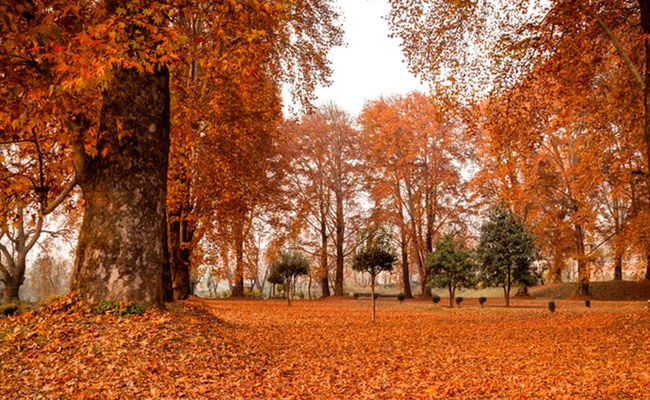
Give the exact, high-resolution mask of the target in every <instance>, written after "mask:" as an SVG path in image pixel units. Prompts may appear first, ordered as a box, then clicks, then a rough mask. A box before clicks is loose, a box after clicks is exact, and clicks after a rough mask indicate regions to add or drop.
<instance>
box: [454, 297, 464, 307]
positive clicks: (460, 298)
mask: <svg viewBox="0 0 650 400" xmlns="http://www.w3.org/2000/svg"><path fill="white" fill-rule="evenodd" d="M463 300H465V299H464V298H462V297H460V296H459V297H456V304H457V305H458V307H460V303H462V302H463Z"/></svg>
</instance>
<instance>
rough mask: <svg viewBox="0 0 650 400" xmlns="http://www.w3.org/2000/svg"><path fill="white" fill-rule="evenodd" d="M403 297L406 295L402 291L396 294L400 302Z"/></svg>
mask: <svg viewBox="0 0 650 400" xmlns="http://www.w3.org/2000/svg"><path fill="white" fill-rule="evenodd" d="M404 299H406V295H405V294H404V293H399V294H398V295H397V300H399V302H400V303H401V302H403V301H404Z"/></svg>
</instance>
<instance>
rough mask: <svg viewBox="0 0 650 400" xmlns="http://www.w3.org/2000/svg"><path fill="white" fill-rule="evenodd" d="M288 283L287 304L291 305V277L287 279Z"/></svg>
mask: <svg viewBox="0 0 650 400" xmlns="http://www.w3.org/2000/svg"><path fill="white" fill-rule="evenodd" d="M286 285H287V287H286V290H285V292H286V295H287V305H288V306H290V305H291V279H287V281H286Z"/></svg>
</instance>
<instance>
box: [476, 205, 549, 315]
mask: <svg viewBox="0 0 650 400" xmlns="http://www.w3.org/2000/svg"><path fill="white" fill-rule="evenodd" d="M536 253H537V251H536V248H535V243H534V241H533V238H532V237H531V235H530V234H529V233H528V232H527V230H526V227H525V226H524V225H523V224H522V223H521V222H520V221H519V220H518V218H517V217H516V216H515V215H514V214H513V213H512V212H510V211H509V210H507V209H505V208H503V207H502V206H498V207H495V208H494V209H492V211H491V212H490V215H489V216H488V220H487V221H485V222H484V223H483V225H482V226H481V237H480V243H479V246H478V249H477V254H478V258H479V260H480V264H481V276H482V279H483V280H484V281H485V282H486V283H487V284H489V285H495V286H501V287H502V288H503V295H504V298H505V301H506V307H510V289H511V288H512V286H513V285H514V284H520V285H530V284H532V283H533V282H534V281H535V275H534V274H533V271H532V268H531V267H532V263H533V261H535V257H536Z"/></svg>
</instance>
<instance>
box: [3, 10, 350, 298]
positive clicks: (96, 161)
mask: <svg viewBox="0 0 650 400" xmlns="http://www.w3.org/2000/svg"><path fill="white" fill-rule="evenodd" d="M194 12H196V13H199V14H201V13H202V14H203V15H202V17H204V18H201V21H203V22H204V23H208V22H209V24H208V26H207V27H206V29H205V30H204V31H201V33H202V34H204V35H203V36H199V37H195V38H194V39H193V40H192V41H189V40H188V36H187V31H186V30H184V29H183V21H181V20H182V19H183V18H184V17H185V16H189V15H192V14H193V13H194ZM2 13H3V15H4V16H5V19H3V23H2V37H3V39H2V40H3V46H2V48H3V54H2V56H3V63H2V68H3V71H2V73H3V74H11V75H12V76H15V77H16V79H11V80H10V81H8V82H9V85H8V86H6V87H7V88H12V89H11V92H12V93H16V94H19V93H24V92H25V91H26V90H30V91H31V93H32V94H33V95H34V96H33V97H34V99H35V100H37V104H38V107H39V110H40V111H43V113H42V115H47V116H48V117H49V118H44V119H43V121H46V120H48V119H49V120H50V121H52V125H51V127H52V128H51V129H49V130H48V131H47V133H48V135H50V137H53V138H56V139H57V141H58V142H59V144H60V146H62V147H64V146H67V147H68V148H73V149H74V153H75V155H74V162H75V169H76V179H77V181H78V183H79V185H80V187H81V189H82V192H83V196H84V201H85V207H86V208H85V216H84V222H83V224H82V227H81V232H80V237H79V246H78V252H77V262H76V266H75V272H74V276H73V284H72V286H73V289H74V290H76V291H78V292H80V293H81V294H82V296H83V297H85V298H88V299H91V300H97V299H100V298H111V299H114V300H125V301H131V300H134V301H138V302H141V303H145V304H150V305H161V304H162V303H161V302H162V298H163V296H162V285H161V284H160V282H161V281H162V274H163V271H164V269H165V266H166V263H167V254H166V238H165V234H166V224H165V223H164V220H165V217H166V207H165V201H166V189H167V185H166V182H167V164H168V149H169V142H170V137H169V130H170V117H171V115H172V113H173V111H172V110H171V107H170V97H171V95H172V94H171V90H170V71H171V75H172V77H175V76H176V74H175V71H176V68H181V69H185V68H186V67H187V66H188V65H191V66H192V68H197V67H201V66H204V65H203V64H202V62H207V60H211V61H212V62H215V63H217V64H218V69H220V70H238V68H236V67H238V66H240V65H241V66H244V67H245V66H246V65H247V63H245V62H244V63H241V64H240V61H242V59H246V57H245V56H246V54H247V53H248V54H259V55H262V57H263V61H265V63H263V65H266V66H267V67H268V68H267V71H269V72H270V73H271V75H272V77H273V80H274V81H277V82H280V81H283V82H293V83H297V84H296V86H295V88H296V90H295V91H294V93H295V94H296V97H297V98H300V99H302V100H305V101H306V102H308V101H309V100H310V99H311V93H312V89H313V88H314V87H315V85H316V84H318V83H319V82H323V81H326V79H327V76H328V74H329V67H328V62H327V60H326V57H325V54H326V53H327V51H328V50H329V48H331V47H332V46H334V45H336V44H337V43H338V42H339V40H340V35H341V32H340V30H339V28H338V27H337V25H336V24H337V23H336V18H337V16H336V13H335V12H334V11H333V10H332V9H331V6H330V4H329V3H328V2H313V1H309V0H306V1H301V2H299V3H297V4H293V3H292V4H290V5H289V4H280V3H277V4H276V3H269V2H264V1H253V0H251V1H246V2H240V3H232V2H231V3H223V4H221V3H220V4H216V3H212V2H202V1H197V2H187V3H166V2H150V1H146V2H145V1H138V0H133V1H128V2H115V1H108V0H107V1H100V2H83V3H82V4H76V3H75V4H72V3H56V4H53V5H50V4H41V3H40V2H28V3H23V2H10V3H8V4H3V6H2ZM251 16H255V17H256V18H254V19H253V18H251ZM215 21H221V22H226V21H228V23H227V24H224V25H222V24H221V23H219V24H215V23H214V22H215ZM224 27H227V28H226V29H224ZM256 28H259V29H256ZM296 31H300V34H299V35H296V34H294V32H296ZM208 37H209V38H210V39H211V40H210V41H208V40H207V39H206V38H208ZM271 38H273V39H271ZM201 42H207V43H209V44H210V45H209V46H207V45H206V46H205V47H204V48H202V49H201V50H202V51H201V54H200V56H201V57H200V58H198V60H199V62H198V63H195V61H196V60H197V58H190V57H188V51H187V50H188V48H189V47H192V44H197V43H201ZM235 49H239V50H241V51H239V52H237V51H234V50H235ZM4 60H7V62H6V63H5V62H4ZM17 69H22V74H21V75H20V76H19V75H17V74H16V71H17ZM172 79H174V78H172ZM174 82H175V81H174ZM174 82H172V84H174ZM3 87H4V85H3ZM21 88H22V89H25V90H21ZM7 101H8V102H11V103H12V104H18V103H19V102H20V101H21V99H20V98H19V97H17V96H9V98H8V100H7ZM7 110H11V111H12V114H7V115H6V117H7V118H5V117H3V120H2V121H3V129H5V127H6V126H7V123H8V121H11V120H12V119H14V120H16V121H17V122H16V123H14V125H15V126H20V127H21V128H22V127H29V125H30V124H33V122H31V121H30V120H31V118H32V117H33V116H35V115H36V114H33V115H32V116H30V118H29V119H27V118H26V117H25V116H23V117H22V118H19V117H20V113H22V111H20V109H19V108H14V107H13V106H12V107H9V108H7ZM13 117H16V118H13ZM143 221H146V223H144V222H143Z"/></svg>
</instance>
